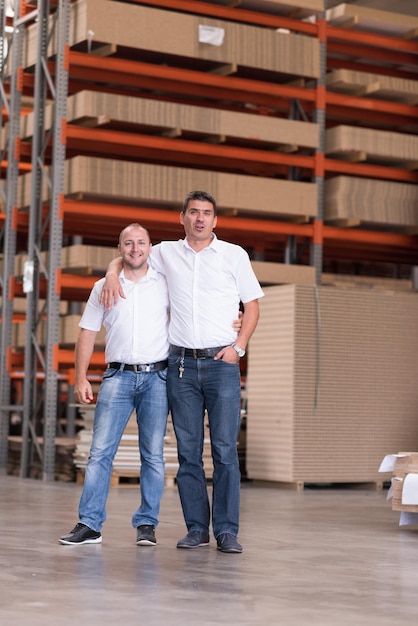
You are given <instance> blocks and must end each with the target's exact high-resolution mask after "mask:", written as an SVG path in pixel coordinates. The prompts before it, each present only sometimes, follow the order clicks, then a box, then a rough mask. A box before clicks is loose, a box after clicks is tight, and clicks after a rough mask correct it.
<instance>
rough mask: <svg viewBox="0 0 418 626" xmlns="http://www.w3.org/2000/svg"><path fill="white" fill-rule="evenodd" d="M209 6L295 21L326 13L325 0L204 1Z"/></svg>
mask: <svg viewBox="0 0 418 626" xmlns="http://www.w3.org/2000/svg"><path fill="white" fill-rule="evenodd" d="M203 1H204V2H207V3H208V4H222V5H226V6H231V5H233V6H236V7H238V8H240V9H251V10H252V11H257V12H260V13H272V14H273V15H283V16H284V17H292V18H294V19H301V20H302V19H305V18H307V17H310V16H311V15H313V14H319V13H322V12H323V11H324V0H233V2H232V1H231V0H203Z"/></svg>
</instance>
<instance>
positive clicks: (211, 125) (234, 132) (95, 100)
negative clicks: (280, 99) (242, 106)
mask: <svg viewBox="0 0 418 626" xmlns="http://www.w3.org/2000/svg"><path fill="white" fill-rule="evenodd" d="M52 114H53V109H52V106H48V107H47V109H46V112H45V116H46V127H47V128H49V127H50V126H51V121H52ZM66 118H67V120H68V122H72V123H77V124H79V125H81V126H83V125H88V126H89V127H95V126H104V125H106V126H107V127H112V126H115V125H116V124H120V123H123V124H124V129H125V130H128V128H129V127H131V128H132V131H138V128H139V130H141V129H143V128H145V129H146V127H148V130H149V131H151V132H153V133H158V132H159V133H163V132H165V133H167V134H169V133H171V136H180V135H183V134H185V136H186V137H187V136H190V135H187V133H194V136H195V137H196V136H198V137H199V136H201V138H202V139H207V140H218V142H219V143H222V142H223V141H225V140H227V139H231V138H233V139H237V138H239V139H240V140H241V142H243V141H244V140H245V141H246V142H247V143H248V144H251V145H253V146H255V147H257V146H259V145H262V146H265V145H266V144H268V145H269V147H270V148H273V147H275V146H276V147H277V146H285V148H286V147H288V149H289V148H292V147H294V146H304V147H308V148H317V147H318V145H319V127H318V124H315V123H311V122H308V121H303V122H301V121H297V120H289V119H283V118H278V117H271V116H270V117H269V116H266V115H260V114H258V113H255V114H254V113H244V112H237V111H228V110H222V109H219V108H218V109H216V108H212V107H210V106H205V107H201V106H192V105H186V104H179V103H177V102H167V101H165V100H156V99H153V100H149V99H147V98H134V97H129V96H124V95H118V94H109V93H99V92H94V91H81V92H80V93H77V94H74V95H72V96H70V97H69V98H68V101H67V116H66ZM34 119H35V116H34V114H33V113H30V114H28V115H25V116H24V117H22V120H21V137H22V138H25V137H31V136H32V135H33V126H34Z"/></svg>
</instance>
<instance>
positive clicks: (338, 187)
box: [324, 176, 418, 233]
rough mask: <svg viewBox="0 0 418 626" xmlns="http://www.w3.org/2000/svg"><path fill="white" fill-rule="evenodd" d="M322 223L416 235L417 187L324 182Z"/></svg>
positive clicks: (336, 179)
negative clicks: (398, 231) (360, 226)
mask: <svg viewBox="0 0 418 626" xmlns="http://www.w3.org/2000/svg"><path fill="white" fill-rule="evenodd" d="M324 215H325V220H326V221H327V222H329V223H334V224H339V225H341V226H359V225H365V226H373V227H375V228H377V229H379V228H382V227H383V228H390V229H391V230H397V229H403V230H407V231H408V232H410V233H416V232H418V186H417V185H410V184H408V183H395V182H389V181H385V180H378V179H369V178H357V177H354V176H335V177H334V178H330V179H329V180H327V181H326V182H325V212H324Z"/></svg>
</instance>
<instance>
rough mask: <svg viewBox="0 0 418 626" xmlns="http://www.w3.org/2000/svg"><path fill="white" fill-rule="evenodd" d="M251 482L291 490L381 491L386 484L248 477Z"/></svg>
mask: <svg viewBox="0 0 418 626" xmlns="http://www.w3.org/2000/svg"><path fill="white" fill-rule="evenodd" d="M250 481H251V483H252V484H253V485H255V486H257V487H270V488H275V489H290V490H292V491H304V489H368V490H370V491H382V489H383V488H384V487H385V486H386V483H385V482H384V481H367V482H366V481H365V482H355V483H352V482H344V483H342V482H338V483H333V482H326V483H325V482H321V483H316V482H305V481H303V480H293V481H276V480H274V481H273V480H257V479H250Z"/></svg>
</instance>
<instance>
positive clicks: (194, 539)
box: [177, 530, 209, 548]
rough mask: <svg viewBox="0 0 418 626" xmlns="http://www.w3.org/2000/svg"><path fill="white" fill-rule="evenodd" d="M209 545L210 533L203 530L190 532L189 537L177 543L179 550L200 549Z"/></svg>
mask: <svg viewBox="0 0 418 626" xmlns="http://www.w3.org/2000/svg"><path fill="white" fill-rule="evenodd" d="M208 545H209V533H208V532H206V531H202V530H189V532H188V533H187V535H186V536H185V537H183V539H180V541H179V542H178V543H177V547H178V548H200V546H208Z"/></svg>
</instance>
